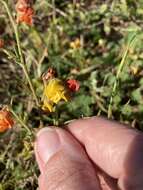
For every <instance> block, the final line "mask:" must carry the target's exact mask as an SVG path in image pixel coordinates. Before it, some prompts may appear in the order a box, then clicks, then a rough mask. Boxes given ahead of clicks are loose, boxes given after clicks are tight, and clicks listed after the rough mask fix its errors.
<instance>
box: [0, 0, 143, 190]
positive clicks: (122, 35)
mask: <svg viewBox="0 0 143 190" xmlns="http://www.w3.org/2000/svg"><path fill="white" fill-rule="evenodd" d="M8 3H9V7H10V11H11V13H12V15H13V17H14V18H15V15H16V13H15V9H14V2H13V1H10V0H9V1H8ZM33 6H34V10H35V16H34V24H33V26H32V27H29V26H26V25H24V24H21V25H20V28H19V29H20V33H19V34H20V42H21V46H22V51H23V54H24V57H25V62H26V66H27V69H28V73H29V76H30V79H31V81H32V84H33V85H34V89H35V90H36V95H37V97H38V99H39V100H40V99H41V96H42V91H43V83H42V79H41V76H42V74H43V73H44V72H45V71H47V69H48V68H49V67H53V68H55V69H56V71H57V77H58V78H60V79H62V80H64V81H65V80H67V79H69V78H75V79H77V80H79V82H80V90H79V91H78V92H77V93H75V94H74V95H73V97H72V99H71V101H70V102H67V103H64V102H61V103H60V104H59V105H57V107H56V108H57V109H56V112H55V113H51V114H47V113H45V112H43V111H41V109H38V108H37V107H36V105H35V102H34V100H33V97H32V94H31V91H30V89H29V86H28V83H27V80H26V78H25V75H24V74H23V71H22V68H21V67H19V65H17V64H16V62H19V58H18V56H17V45H16V40H15V36H14V33H13V30H12V27H11V25H10V22H9V19H8V16H7V14H6V11H5V9H4V7H2V6H0V38H3V39H4V40H5V47H4V51H1V50H0V82H1V85H0V103H1V104H2V105H3V104H4V105H5V104H6V105H11V106H12V108H13V110H14V112H15V113H16V114H17V115H18V117H19V118H20V119H21V120H22V121H23V122H24V124H25V125H27V126H28V127H29V129H30V130H31V131H32V132H34V133H35V131H36V129H37V128H40V127H43V126H44V125H55V124H56V125H58V124H60V125H61V126H62V125H64V124H65V123H66V122H68V121H69V120H73V119H77V118H82V117H89V116H93V115H104V116H107V115H108V110H109V105H111V109H112V114H111V118H114V119H116V120H118V121H122V122H126V123H128V124H130V125H132V126H133V125H134V127H138V128H139V129H140V130H143V121H142V115H143V103H142V99H143V95H142V92H143V78H142V76H143V53H142V52H143V46H142V43H143V33H142V19H143V9H142V6H143V2H142V0H139V1H133V0H120V1H119V0H117V1H110V3H109V1H101V0H96V1H95V0H93V1H88V0H85V1H82V0H80V1H78V2H77V3H76V1H74V2H73V1H64V0H55V4H54V1H51V0H42V1H41V0H37V1H35V3H34V5H33ZM134 35H136V38H135V39H134V41H133V43H132V45H131V46H130V47H129V49H128V52H127V56H126V59H125V60H124V62H123V64H121V63H122V62H121V61H122V58H123V56H124V53H125V51H126V50H127V47H128V45H129V44H130V42H131V39H132V38H133V36H134ZM76 39H79V40H80V43H81V44H80V47H78V48H75V49H74V48H72V47H71V42H74V41H75V40H76ZM120 66H121V67H120ZM119 68H120V69H119ZM119 70H120V72H119ZM118 72H119V75H118V76H117V73H118ZM115 83H116V85H115ZM114 85H115V90H114V91H113V86H114ZM111 97H112V101H111ZM31 138H32V137H31V136H29V134H28V132H27V131H26V129H23V128H22V123H17V124H16V126H15V128H14V130H13V131H11V132H8V133H6V134H3V135H1V136H0V170H1V174H0V190H13V189H15V190H22V189H29V190H30V189H31V190H32V189H36V188H37V176H38V170H37V166H36V163H35V161H33V147H32V143H31V141H33V139H31ZM25 142H26V144H25ZM33 162H34V163H33Z"/></svg>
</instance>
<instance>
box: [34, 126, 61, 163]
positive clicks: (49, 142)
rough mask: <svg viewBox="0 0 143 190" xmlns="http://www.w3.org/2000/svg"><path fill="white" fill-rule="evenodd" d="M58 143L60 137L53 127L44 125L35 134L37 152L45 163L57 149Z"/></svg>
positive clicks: (58, 147)
mask: <svg viewBox="0 0 143 190" xmlns="http://www.w3.org/2000/svg"><path fill="white" fill-rule="evenodd" d="M60 145H61V143H60V139H59V136H58V134H57V132H56V130H55V129H52V128H49V127H45V128H43V129H41V130H40V131H39V133H38V134H37V141H36V147H37V152H38V155H39V156H40V158H41V160H42V161H43V162H44V163H45V164H46V163H47V161H48V160H49V159H50V158H51V157H52V156H53V155H54V154H55V153H56V152H58V151H59V149H60V147H61V146H60Z"/></svg>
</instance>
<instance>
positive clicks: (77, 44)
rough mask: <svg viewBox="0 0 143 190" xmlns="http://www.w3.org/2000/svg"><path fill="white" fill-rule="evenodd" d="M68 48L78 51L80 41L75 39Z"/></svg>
mask: <svg viewBox="0 0 143 190" xmlns="http://www.w3.org/2000/svg"><path fill="white" fill-rule="evenodd" d="M70 47H71V48H72V49H78V48H80V47H81V42H80V39H79V38H77V39H75V41H73V42H71V43H70Z"/></svg>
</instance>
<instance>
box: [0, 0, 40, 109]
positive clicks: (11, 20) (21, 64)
mask: <svg viewBox="0 0 143 190" xmlns="http://www.w3.org/2000/svg"><path fill="white" fill-rule="evenodd" d="M0 2H1V3H2V4H3V5H4V7H5V9H6V11H7V14H8V16H9V19H10V22H11V25H12V27H13V30H14V34H15V38H16V43H17V48H18V54H19V58H20V64H19V65H20V66H21V67H22V69H23V72H24V74H25V77H26V79H27V81H28V83H29V86H30V89H31V92H32V94H33V97H34V99H35V101H36V104H37V106H39V101H38V98H37V95H36V92H35V89H34V86H33V83H32V81H31V78H30V77H29V74H28V70H27V67H26V63H25V60H24V57H23V53H22V48H21V44H20V38H19V32H18V26H17V24H16V23H15V22H14V19H13V17H12V15H11V12H10V9H9V7H8V5H7V3H6V2H5V1H4V0H0Z"/></svg>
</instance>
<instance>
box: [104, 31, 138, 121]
mask: <svg viewBox="0 0 143 190" xmlns="http://www.w3.org/2000/svg"><path fill="white" fill-rule="evenodd" d="M135 37H136V34H135V35H134V36H133V37H132V38H131V40H130V42H129V44H128V46H127V48H126V51H125V53H124V55H123V57H122V60H121V62H120V64H119V67H118V70H117V74H116V79H115V82H114V84H113V88H112V93H111V98H110V102H109V106H108V118H111V117H112V104H113V98H114V96H115V93H116V91H117V84H118V81H119V78H120V74H121V72H122V70H123V67H124V65H125V62H126V59H127V56H128V52H129V49H130V47H131V45H132V43H133V41H134V39H135Z"/></svg>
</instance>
